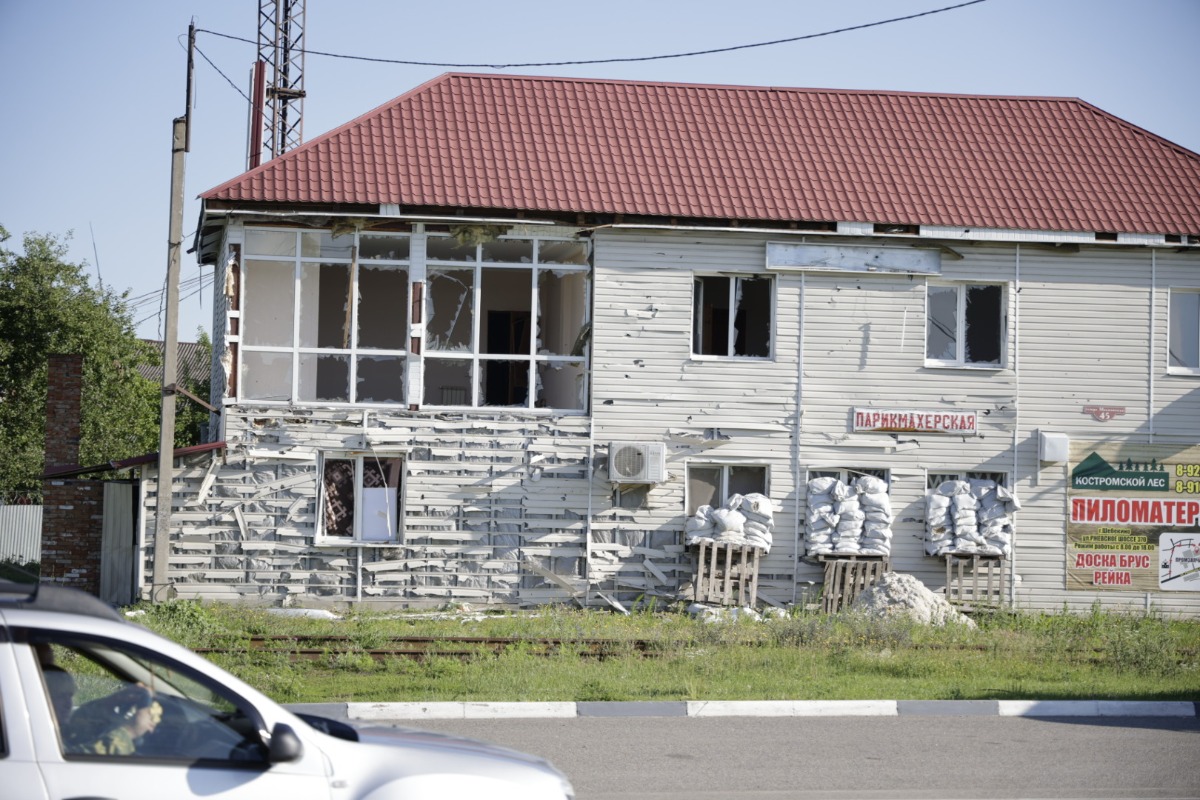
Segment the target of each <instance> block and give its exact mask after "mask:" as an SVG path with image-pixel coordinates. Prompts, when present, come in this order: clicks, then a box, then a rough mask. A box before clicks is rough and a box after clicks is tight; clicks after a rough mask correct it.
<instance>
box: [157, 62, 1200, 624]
mask: <svg viewBox="0 0 1200 800" xmlns="http://www.w3.org/2000/svg"><path fill="white" fill-rule="evenodd" d="M202 200H203V210H202V213H201V220H200V229H199V233H198V237H197V246H198V250H199V256H200V261H201V263H202V264H210V265H213V266H214V268H215V272H216V292H215V303H214V311H215V318H214V335H213V344H214V380H213V402H214V404H215V405H217V406H218V407H219V409H220V413H219V415H217V416H216V417H215V418H214V423H215V424H214V426H213V438H214V439H219V440H223V441H224V442H225V447H224V448H222V449H216V450H214V451H212V452H211V453H207V454H205V455H204V456H203V457H202V458H201V459H200V460H199V461H198V462H195V463H187V464H181V466H180V469H179V471H178V472H177V474H176V476H175V502H176V507H175V510H174V513H173V516H172V527H171V533H170V548H171V550H170V553H169V558H168V561H167V563H168V565H169V566H168V574H167V580H168V581H169V583H170V584H171V587H172V589H173V591H174V592H175V593H176V594H178V595H179V596H182V597H199V598H207V599H222V600H233V599H246V600H253V601H259V602H300V603H352V602H364V603H368V602H369V603H374V604H379V605H383V604H393V605H423V604H433V603H445V602H469V603H473V604H474V603H480V604H494V605H498V606H522V605H534V604H542V603H555V602H572V601H574V602H579V603H583V604H605V603H610V602H611V603H614V604H619V603H623V604H626V605H628V604H629V602H630V601H636V600H638V599H639V598H651V597H658V598H676V597H686V596H687V587H688V585H689V583H690V581H691V580H692V577H693V572H694V570H695V565H694V563H693V561H694V559H693V556H692V553H691V552H690V551H689V549H688V546H687V544H686V543H685V535H686V530H687V527H688V520H689V519H692V518H694V517H695V515H697V514H698V513H703V512H702V511H701V509H705V508H716V507H719V506H721V505H722V504H723V503H726V502H727V501H729V500H730V498H731V497H734V496H739V495H740V496H745V495H751V494H761V495H764V496H766V497H767V498H770V505H771V508H770V511H771V512H772V515H771V516H772V519H773V528H772V530H771V533H772V542H771V547H770V550H769V552H765V553H764V554H763V555H762V558H761V561H760V564H759V576H758V577H759V580H758V587H757V590H758V596H759V599H760V601H762V602H765V603H770V604H775V605H782V606H786V605H788V604H791V603H795V602H798V601H802V600H803V599H804V597H805V596H806V595H807V593H808V591H809V587H811V586H812V585H813V584H819V583H820V582H821V580H822V575H823V573H822V567H821V565H820V564H819V563H816V560H817V559H815V558H814V555H816V553H817V551H818V550H819V548H817V547H816V546H815V545H814V542H817V541H818V540H819V538H820V537H819V536H818V535H817V534H816V533H814V530H815V529H814V527H813V525H814V519H816V518H817V517H819V516H820V513H822V512H820V510H819V509H818V508H817V507H816V504H815V503H814V504H812V505H813V507H811V508H810V500H809V495H810V487H813V486H816V485H817V484H815V483H814V481H815V480H818V479H825V484H822V490H824V489H825V488H827V487H828V486H834V485H841V486H852V485H854V483H855V481H856V479H857V478H860V477H862V476H870V477H872V478H875V479H878V481H881V482H882V483H874V484H872V486H873V487H874V488H872V489H871V491H873V492H880V493H886V497H885V499H886V501H887V502H888V503H889V504H890V512H889V513H890V516H889V517H888V518H887V519H888V521H889V525H890V528H889V530H888V533H889V535H890V536H889V539H888V542H887V544H888V554H889V563H890V568H891V569H893V570H895V571H898V572H903V573H910V574H913V575H916V576H917V577H919V578H920V579H921V580H922V581H924V582H925V583H926V584H928V585H929V586H930V587H932V588H935V589H939V588H942V587H943V586H944V584H945V582H946V578H945V575H946V569H945V560H944V557H945V554H944V553H941V552H939V551H938V549H937V548H936V547H935V548H931V547H930V546H929V545H930V542H931V540H932V539H936V536H937V534H936V533H935V532H934V529H935V528H936V527H937V526H936V525H935V524H933V523H931V521H930V519H929V515H930V509H931V508H933V506H932V505H931V500H930V498H931V497H932V496H933V495H934V494H937V493H938V492H939V490H941V491H944V492H948V493H949V495H952V494H953V491H954V490H953V487H955V486H962V487H974V486H976V485H977V484H980V485H982V484H984V483H986V485H988V486H990V487H992V489H994V490H996V491H1000V492H1003V493H1004V496H1005V497H1011V498H1012V503H1011V508H1014V509H1015V508H1016V505H1017V503H1019V506H1020V510H1019V511H1015V513H1011V515H1010V516H1008V517H1005V526H1006V527H1005V529H1004V530H1005V532H1006V534H1005V535H1006V536H1008V538H1006V539H1004V542H1005V546H1004V548H1003V552H1002V553H1001V555H1002V557H1003V558H1002V565H1003V567H1002V568H1003V570H1004V575H1005V576H1006V578H1007V582H1006V584H1005V586H1006V588H1005V593H1006V597H1005V600H1006V602H1009V603H1012V604H1014V605H1016V606H1018V607H1023V608H1044V609H1060V608H1062V607H1063V606H1064V604H1067V605H1070V606H1072V607H1079V608H1083V607H1088V606H1091V605H1092V604H1093V603H1095V602H1099V603H1101V604H1103V605H1106V606H1121V607H1128V606H1136V607H1138V608H1141V607H1146V606H1153V607H1156V608H1162V609H1165V610H1168V611H1171V612H1178V613H1188V614H1194V613H1196V611H1197V610H1200V593H1198V592H1200V580H1193V578H1194V577H1195V575H1193V573H1192V572H1191V570H1193V569H1195V567H1196V566H1200V562H1198V563H1196V564H1194V565H1192V562H1190V561H1188V559H1192V560H1193V561H1194V560H1195V559H1196V558H1197V557H1198V556H1200V526H1198V524H1197V521H1198V519H1200V502H1197V501H1200V156H1198V155H1197V154H1195V153H1192V152H1190V151H1188V150H1186V149H1184V148H1182V147H1179V146H1178V145H1175V144H1173V143H1171V142H1169V141H1166V140H1164V139H1161V138H1159V137H1158V136H1155V135H1154V134H1152V133H1149V132H1147V131H1145V130H1142V129H1140V128H1138V127H1136V126H1135V125H1132V124H1130V123H1128V122H1125V121H1123V120H1120V119H1118V118H1115V117H1113V116H1111V115H1109V114H1107V113H1105V112H1104V111H1102V110H1100V109H1098V108H1096V107H1094V106H1092V105H1089V104H1088V103H1086V102H1083V101H1080V100H1076V99H1064V98H1028V97H983V96H962V95H938V94H914V93H899V92H866V91H834V90H810V89H780V88H759V87H737V86H707V85H681V84H665V83H639V82H626V81H606V80H583V79H559V78H544V77H516V76H503V75H470V74H447V75H444V76H442V77H439V78H437V79H435V80H432V81H430V82H428V83H426V84H424V85H422V86H419V87H417V88H415V89H413V90H412V91H410V92H408V93H406V94H404V95H402V96H400V97H398V98H396V99H395V100H393V101H391V102H389V103H387V104H385V105H383V106H381V107H379V108H377V109H375V110H373V111H370V112H368V113H366V114H364V115H363V116H361V117H359V118H358V119H355V120H353V121H351V122H349V123H347V124H346V125H344V126H342V127H340V128H337V129H335V130H333V131H331V132H329V133H327V134H325V135H323V136H320V137H318V138H316V139H314V140H312V141H310V142H308V143H306V144H304V145H302V146H300V147H298V148H296V149H295V150H293V151H291V152H288V153H286V154H285V155H282V156H280V157H278V158H276V159H274V160H272V161H270V162H268V163H266V164H264V165H262V166H259V167H257V168H255V169H253V170H251V171H249V172H247V173H245V174H244V175H241V176H238V177H236V178H234V179H233V180H231V181H229V182H227V183H224V184H222V185H220V186H217V187H216V188H214V189H211V190H209V191H207V192H205V193H204V194H203V195H202ZM971 481H975V482H976V483H971ZM153 485H154V484H153V479H152V476H151V479H150V480H149V481H148V483H147V488H148V489H149V492H148V497H147V503H148V507H151V508H152V507H153V504H154V502H155V497H154V494H153ZM947 486H949V487H951V489H949V490H946V489H944V487H947ZM996 487H999V489H998V490H997V489H996ZM814 491H815V490H814ZM963 491H964V492H965V491H966V489H965V488H964V489H963ZM949 495H948V496H949ZM876 496H877V497H878V496H882V495H876ZM945 502H946V503H947V504H948V503H950V502H951V501H950V500H947V501H945ZM822 507H824V506H822ZM954 508H956V509H957V508H958V506H957V505H956V506H954ZM849 513H850V512H849V511H846V512H845V514H844V515H843V516H844V517H845V518H846V519H849V516H848V515H849ZM147 516H148V517H149V516H152V515H149V514H148V515H147ZM981 517H982V513H981ZM963 530H964V529H962V528H959V529H957V532H958V535H959V540H957V541H959V542H960V545H961V546H962V547H967V548H968V550H969V549H970V544H971V543H970V541H969V537H967V535H966V534H965V533H964V532H963ZM1009 534H1011V535H1009ZM843 544H845V541H843ZM153 548H154V537H153V535H152V533H150V532H147V533H146V534H145V535H144V536H143V547H142V549H141V554H142V557H143V558H144V563H145V570H144V571H143V572H144V574H143V575H142V576H141V581H142V586H143V591H147V587H148V586H149V584H150V581H151V573H150V570H151V564H152V559H153ZM810 551H812V552H810ZM1143 556H1149V558H1144V557H1143ZM1164 558H1165V562H1164ZM1164 563H1166V566H1164ZM1197 574H1200V573H1197Z"/></svg>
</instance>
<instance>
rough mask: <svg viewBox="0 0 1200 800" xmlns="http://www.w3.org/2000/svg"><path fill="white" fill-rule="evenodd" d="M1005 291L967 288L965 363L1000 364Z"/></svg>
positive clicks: (1000, 288)
mask: <svg viewBox="0 0 1200 800" xmlns="http://www.w3.org/2000/svg"><path fill="white" fill-rule="evenodd" d="M1003 301H1004V289H1003V287H1001V286H968V287H967V307H966V320H965V328H966V341H965V342H964V348H965V352H964V354H963V360H964V361H966V362H967V363H968V364H999V363H1000V354H1001V351H1002V349H1003V335H1002V333H1003V330H1004V324H1003V320H1004V316H1003V315H1004V309H1003V306H1002V303H1003Z"/></svg>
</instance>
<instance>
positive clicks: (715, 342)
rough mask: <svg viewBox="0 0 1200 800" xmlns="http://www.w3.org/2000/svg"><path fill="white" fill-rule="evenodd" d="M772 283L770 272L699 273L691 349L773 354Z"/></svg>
mask: <svg viewBox="0 0 1200 800" xmlns="http://www.w3.org/2000/svg"><path fill="white" fill-rule="evenodd" d="M772 286H773V283H772V280H771V278H770V277H769V276H768V277H742V278H738V277H725V276H715V275H702V276H697V277H696V279H695V281H694V284H693V297H692V352H693V353H695V354H697V355H706V356H731V355H732V356H744V357H751V358H768V357H770V355H771V328H772V317H773V314H772V309H773V305H774V303H773V300H772Z"/></svg>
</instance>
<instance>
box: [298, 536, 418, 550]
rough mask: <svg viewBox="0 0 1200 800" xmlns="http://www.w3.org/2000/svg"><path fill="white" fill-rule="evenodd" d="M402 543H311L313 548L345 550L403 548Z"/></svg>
mask: <svg viewBox="0 0 1200 800" xmlns="http://www.w3.org/2000/svg"><path fill="white" fill-rule="evenodd" d="M404 546H405V544H404V542H360V541H357V540H355V539H328V538H325V539H316V540H315V541H314V542H313V547H329V548H345V547H367V548H372V549H379V548H385V547H404Z"/></svg>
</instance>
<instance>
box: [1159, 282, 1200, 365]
mask: <svg viewBox="0 0 1200 800" xmlns="http://www.w3.org/2000/svg"><path fill="white" fill-rule="evenodd" d="M1170 314H1171V316H1170V328H1171V333H1170V341H1169V343H1168V348H1167V349H1168V353H1169V355H1168V361H1167V365H1168V367H1170V368H1171V369H1172V370H1173V371H1179V372H1191V373H1200V292H1197V291H1180V290H1179V289H1172V290H1171V311H1170Z"/></svg>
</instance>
